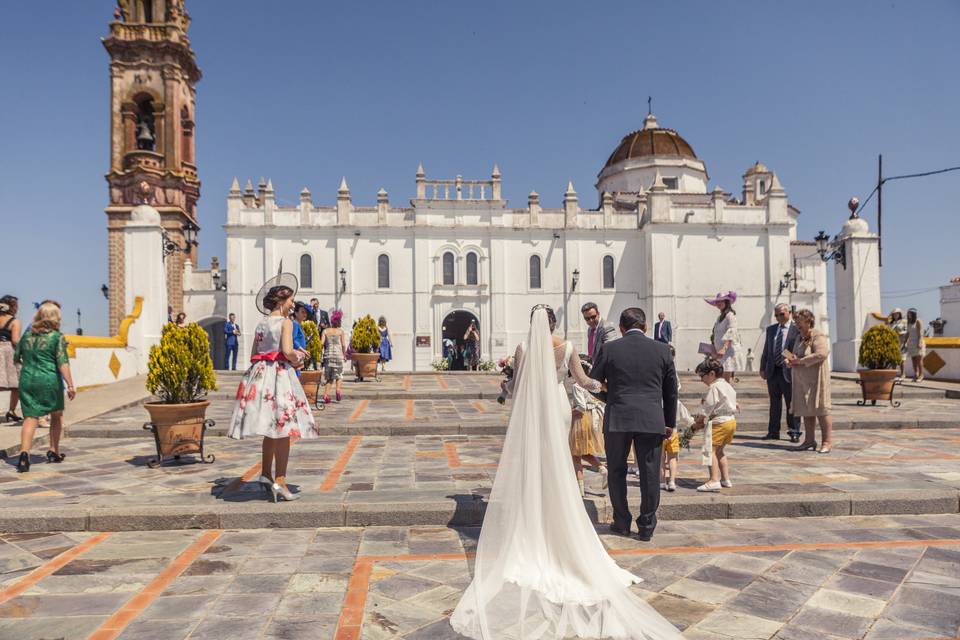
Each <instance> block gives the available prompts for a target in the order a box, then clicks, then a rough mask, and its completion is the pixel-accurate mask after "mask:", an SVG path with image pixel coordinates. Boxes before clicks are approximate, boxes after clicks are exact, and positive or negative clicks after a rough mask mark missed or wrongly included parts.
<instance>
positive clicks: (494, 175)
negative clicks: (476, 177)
mask: <svg viewBox="0 0 960 640" xmlns="http://www.w3.org/2000/svg"><path fill="white" fill-rule="evenodd" d="M490 182H491V185H490V190H491V191H492V193H491V194H490V198H491V199H492V200H500V199H502V196H501V194H500V167H498V166H497V165H493V171H492V172H490Z"/></svg>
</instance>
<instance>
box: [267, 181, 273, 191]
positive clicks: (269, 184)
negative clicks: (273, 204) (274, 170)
mask: <svg viewBox="0 0 960 640" xmlns="http://www.w3.org/2000/svg"><path fill="white" fill-rule="evenodd" d="M267 191H269V192H270V193H273V180H267Z"/></svg>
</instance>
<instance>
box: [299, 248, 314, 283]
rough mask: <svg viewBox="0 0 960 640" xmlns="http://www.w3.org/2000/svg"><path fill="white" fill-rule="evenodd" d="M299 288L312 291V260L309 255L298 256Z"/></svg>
mask: <svg viewBox="0 0 960 640" xmlns="http://www.w3.org/2000/svg"><path fill="white" fill-rule="evenodd" d="M300 287H301V288H303V289H313V258H312V257H311V256H310V254H309V253H305V254H303V255H302V256H300Z"/></svg>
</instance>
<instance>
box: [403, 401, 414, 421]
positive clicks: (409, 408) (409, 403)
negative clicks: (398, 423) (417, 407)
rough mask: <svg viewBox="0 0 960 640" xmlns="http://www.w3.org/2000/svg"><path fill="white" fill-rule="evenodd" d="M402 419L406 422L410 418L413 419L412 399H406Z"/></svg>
mask: <svg viewBox="0 0 960 640" xmlns="http://www.w3.org/2000/svg"><path fill="white" fill-rule="evenodd" d="M403 419H404V420H406V421H407V422H410V421H411V420H413V400H407V411H406V415H404V417H403Z"/></svg>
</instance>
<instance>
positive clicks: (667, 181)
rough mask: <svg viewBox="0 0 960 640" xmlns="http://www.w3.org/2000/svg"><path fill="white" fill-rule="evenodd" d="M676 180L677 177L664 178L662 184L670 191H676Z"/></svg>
mask: <svg viewBox="0 0 960 640" xmlns="http://www.w3.org/2000/svg"><path fill="white" fill-rule="evenodd" d="M677 180H678V179H677V178H664V179H663V186H665V187H666V188H667V189H669V190H671V191H676V190H677V185H678V182H677Z"/></svg>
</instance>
